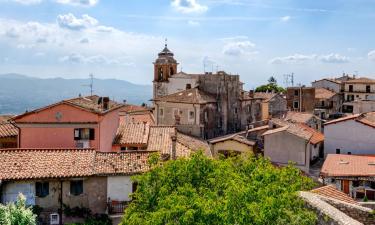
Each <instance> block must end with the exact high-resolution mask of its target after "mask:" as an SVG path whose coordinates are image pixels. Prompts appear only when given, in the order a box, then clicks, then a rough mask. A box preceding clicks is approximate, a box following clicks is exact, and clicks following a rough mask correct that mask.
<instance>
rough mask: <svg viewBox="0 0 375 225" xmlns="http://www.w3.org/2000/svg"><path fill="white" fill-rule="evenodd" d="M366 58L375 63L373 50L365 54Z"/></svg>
mask: <svg viewBox="0 0 375 225" xmlns="http://www.w3.org/2000/svg"><path fill="white" fill-rule="evenodd" d="M367 57H368V59H370V60H372V61H375V50H372V51H370V52H369V53H368V54H367Z"/></svg>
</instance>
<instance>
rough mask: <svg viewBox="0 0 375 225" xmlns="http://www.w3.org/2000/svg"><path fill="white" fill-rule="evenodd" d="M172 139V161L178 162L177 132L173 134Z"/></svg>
mask: <svg viewBox="0 0 375 225" xmlns="http://www.w3.org/2000/svg"><path fill="white" fill-rule="evenodd" d="M171 139H172V154H171V155H172V160H176V158H177V157H176V142H177V134H176V130H175V131H174V133H172V135H171Z"/></svg>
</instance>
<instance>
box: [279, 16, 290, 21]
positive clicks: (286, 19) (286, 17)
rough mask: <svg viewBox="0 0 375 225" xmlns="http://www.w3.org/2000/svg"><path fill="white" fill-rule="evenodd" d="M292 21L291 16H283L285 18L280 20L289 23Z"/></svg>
mask: <svg viewBox="0 0 375 225" xmlns="http://www.w3.org/2000/svg"><path fill="white" fill-rule="evenodd" d="M290 19H291V17H290V16H283V17H281V18H280V20H281V21H282V22H288V21H289V20H290Z"/></svg>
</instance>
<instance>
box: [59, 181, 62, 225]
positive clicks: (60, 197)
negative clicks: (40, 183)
mask: <svg viewBox="0 0 375 225" xmlns="http://www.w3.org/2000/svg"><path fill="white" fill-rule="evenodd" d="M59 202H60V209H59V217H60V221H59V224H60V225H63V219H62V216H63V181H62V180H60V196H59Z"/></svg>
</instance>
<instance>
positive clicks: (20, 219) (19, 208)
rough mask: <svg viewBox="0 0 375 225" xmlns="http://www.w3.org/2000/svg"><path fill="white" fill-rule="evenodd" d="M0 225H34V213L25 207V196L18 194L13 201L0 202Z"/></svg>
mask: <svg viewBox="0 0 375 225" xmlns="http://www.w3.org/2000/svg"><path fill="white" fill-rule="evenodd" d="M0 225H36V215H34V214H33V212H32V209H31V208H28V207H26V198H25V196H23V195H22V194H20V195H19V196H18V198H17V201H16V202H15V203H9V204H7V205H1V204H0Z"/></svg>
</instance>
